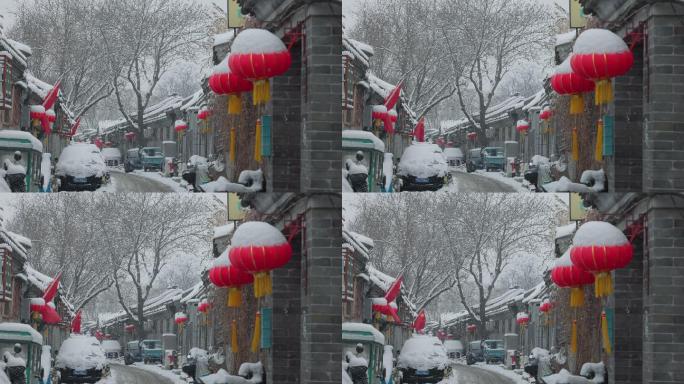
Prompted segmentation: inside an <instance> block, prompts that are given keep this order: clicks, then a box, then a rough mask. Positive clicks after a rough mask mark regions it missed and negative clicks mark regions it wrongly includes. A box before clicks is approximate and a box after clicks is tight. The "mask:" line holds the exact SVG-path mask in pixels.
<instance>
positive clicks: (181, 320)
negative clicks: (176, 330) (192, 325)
mask: <svg viewBox="0 0 684 384" xmlns="http://www.w3.org/2000/svg"><path fill="white" fill-rule="evenodd" d="M173 320H174V321H175V322H176V324H178V325H183V324H185V323H186V322H187V321H188V315H186V314H185V313H184V312H176V315H175V316H174V317H173Z"/></svg>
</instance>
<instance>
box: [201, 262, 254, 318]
mask: <svg viewBox="0 0 684 384" xmlns="http://www.w3.org/2000/svg"><path fill="white" fill-rule="evenodd" d="M209 281H211V282H212V284H214V285H215V286H217V287H221V288H228V306H229V307H234V308H235V307H239V306H240V303H241V302H242V293H241V287H242V286H243V285H247V284H252V283H253V282H254V276H252V275H250V274H249V273H247V272H245V271H243V270H241V269H238V268H235V267H234V266H232V265H231V262H230V259H229V258H228V250H226V251H225V252H224V253H223V254H221V256H219V257H217V258H216V259H215V260H214V264H213V265H212V267H211V268H209Z"/></svg>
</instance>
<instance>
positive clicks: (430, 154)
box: [397, 143, 449, 177]
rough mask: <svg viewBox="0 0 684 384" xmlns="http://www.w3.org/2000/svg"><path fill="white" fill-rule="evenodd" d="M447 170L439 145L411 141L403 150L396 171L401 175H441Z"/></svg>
mask: <svg viewBox="0 0 684 384" xmlns="http://www.w3.org/2000/svg"><path fill="white" fill-rule="evenodd" d="M448 171H449V168H448V166H447V163H446V159H445V158H444V154H443V153H442V149H441V148H440V147H439V146H437V145H436V144H431V143H413V144H412V145H410V146H408V147H407V148H406V149H405V150H404V154H403V155H402V156H401V160H400V161H399V171H398V172H397V173H398V174H400V175H402V176H409V175H411V176H415V177H430V176H438V177H443V176H445V175H446V174H447V172H448Z"/></svg>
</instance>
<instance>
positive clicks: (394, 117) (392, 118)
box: [387, 109, 399, 124]
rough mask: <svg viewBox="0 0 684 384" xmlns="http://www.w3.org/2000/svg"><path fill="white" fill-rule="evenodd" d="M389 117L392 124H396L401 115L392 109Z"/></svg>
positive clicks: (388, 112)
mask: <svg viewBox="0 0 684 384" xmlns="http://www.w3.org/2000/svg"><path fill="white" fill-rule="evenodd" d="M387 115H388V116H389V119H390V121H391V122H392V124H395V123H396V122H397V120H398V119H399V114H398V113H397V110H396V109H390V110H389V111H387Z"/></svg>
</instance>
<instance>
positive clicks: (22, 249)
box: [0, 228, 31, 260]
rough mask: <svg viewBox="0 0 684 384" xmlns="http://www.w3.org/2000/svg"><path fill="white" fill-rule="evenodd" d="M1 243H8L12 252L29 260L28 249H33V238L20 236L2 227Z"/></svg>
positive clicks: (0, 230) (0, 231)
mask: <svg viewBox="0 0 684 384" xmlns="http://www.w3.org/2000/svg"><path fill="white" fill-rule="evenodd" d="M0 243H6V244H7V245H8V246H9V247H10V248H11V249H12V253H14V254H15V255H16V256H19V257H21V258H22V259H24V260H28V250H29V249H31V240H29V239H27V238H25V237H24V236H20V235H18V234H16V233H14V232H10V231H7V230H5V229H4V228H0Z"/></svg>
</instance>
